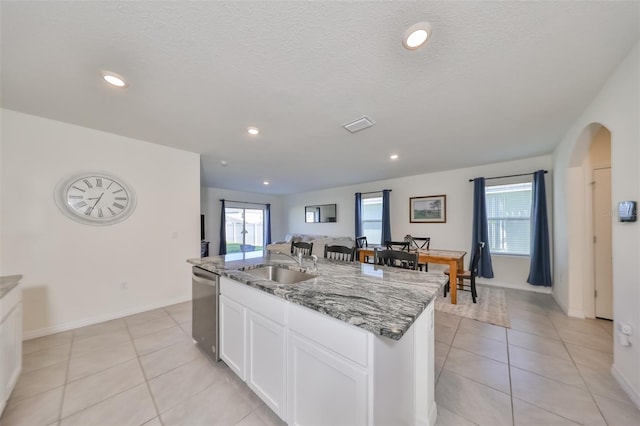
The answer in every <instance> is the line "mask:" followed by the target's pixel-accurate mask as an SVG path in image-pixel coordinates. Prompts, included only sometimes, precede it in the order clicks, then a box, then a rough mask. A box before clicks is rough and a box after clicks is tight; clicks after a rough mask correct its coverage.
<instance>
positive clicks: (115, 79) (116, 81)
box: [102, 72, 127, 87]
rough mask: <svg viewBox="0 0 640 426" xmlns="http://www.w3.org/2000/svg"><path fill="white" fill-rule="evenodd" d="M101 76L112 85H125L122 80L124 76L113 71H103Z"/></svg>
mask: <svg viewBox="0 0 640 426" xmlns="http://www.w3.org/2000/svg"><path fill="white" fill-rule="evenodd" d="M102 78H103V79H104V81H106V82H107V83H109V84H111V85H112V86H116V87H126V85H127V83H126V82H125V81H124V78H123V77H122V76H121V75H118V74H116V73H114V72H105V73H103V74H102Z"/></svg>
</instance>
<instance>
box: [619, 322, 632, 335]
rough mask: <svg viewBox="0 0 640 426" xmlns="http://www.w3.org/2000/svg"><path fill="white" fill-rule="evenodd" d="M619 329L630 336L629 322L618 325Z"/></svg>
mask: <svg viewBox="0 0 640 426" xmlns="http://www.w3.org/2000/svg"><path fill="white" fill-rule="evenodd" d="M620 331H622V334H626V335H627V336H631V326H630V325H629V324H622V327H620Z"/></svg>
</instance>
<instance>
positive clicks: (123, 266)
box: [0, 109, 200, 338]
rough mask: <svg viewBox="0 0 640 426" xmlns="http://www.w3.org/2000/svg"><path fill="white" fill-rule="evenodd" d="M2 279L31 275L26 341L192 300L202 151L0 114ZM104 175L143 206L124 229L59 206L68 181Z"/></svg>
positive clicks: (6, 112)
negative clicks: (57, 192)
mask: <svg viewBox="0 0 640 426" xmlns="http://www.w3.org/2000/svg"><path fill="white" fill-rule="evenodd" d="M0 113H1V122H2V133H1V136H2V138H1V151H2V154H1V159H2V170H1V176H2V182H1V189H2V194H1V210H0V213H1V214H0V219H1V221H0V224H1V227H2V229H1V231H0V235H1V247H2V251H1V253H2V258H1V259H0V273H1V274H2V275H10V274H22V275H23V276H24V278H23V280H22V288H23V302H24V332H25V333H24V335H25V338H31V337H37V336H41V335H45V334H51V333H54V332H58V331H62V330H67V329H70V328H76V327H79V326H83V325H88V324H92V323H96V322H100V321H104V320H107V319H112V318H116V317H120V316H124V315H128V314H132V313H136V312H141V311H144V310H147V309H152V308H156V307H160V306H163V305H167V304H171V303H177V302H180V301H184V300H188V299H189V298H190V297H191V274H190V267H189V265H188V264H187V263H186V262H185V260H186V259H187V258H191V257H198V256H199V240H200V238H199V237H200V233H199V224H200V219H199V212H200V159H199V155H198V154H194V153H190V152H186V151H181V150H177V149H173V148H168V147H165V146H161V145H155V144H152V143H148V142H144V141H140V140H136V139H130V138H126V137H122V136H118V135H114V134H110V133H105V132H101V131H97V130H93V129H88V128H84V127H79V126H75V125H71V124H67V123H62V122H59V121H54V120H49V119H45V118H41V117H36V116H32V115H26V114H22V113H18V112H15V111H10V110H6V109H3V110H0ZM91 170H104V171H107V172H111V173H113V174H114V175H117V176H119V177H121V178H122V179H123V180H125V181H126V182H127V183H128V184H129V185H130V186H131V187H132V188H133V190H134V191H135V192H136V194H137V199H138V204H137V207H136V210H135V211H134V212H133V214H132V215H131V216H130V217H129V218H128V219H126V220H125V221H123V222H120V223H117V224H114V225H110V226H89V225H84V224H80V223H77V222H75V221H72V220H71V219H69V218H67V217H66V216H64V215H63V214H62V213H61V212H60V211H59V210H58V208H57V207H56V205H55V202H54V188H55V186H56V184H57V183H58V182H59V181H60V179H62V178H63V177H65V176H67V175H69V174H72V173H78V172H82V171H91Z"/></svg>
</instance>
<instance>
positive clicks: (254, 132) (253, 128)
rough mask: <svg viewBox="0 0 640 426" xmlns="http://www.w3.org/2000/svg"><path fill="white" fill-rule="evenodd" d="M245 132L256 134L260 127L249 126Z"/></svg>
mask: <svg viewBox="0 0 640 426" xmlns="http://www.w3.org/2000/svg"><path fill="white" fill-rule="evenodd" d="M247 132H249V134H250V135H254V136H255V135H257V134H258V133H260V129H258V128H257V127H249V128H248V129H247Z"/></svg>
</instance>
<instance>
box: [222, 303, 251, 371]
mask: <svg viewBox="0 0 640 426" xmlns="http://www.w3.org/2000/svg"><path fill="white" fill-rule="evenodd" d="M245 324H246V309H245V308H244V306H242V305H240V304H239V303H236V302H234V301H233V300H231V299H229V298H227V297H225V296H224V295H221V296H220V358H222V360H223V361H224V362H226V363H227V365H228V366H229V368H231V370H233V372H234V373H236V375H237V376H238V377H240V378H241V379H242V380H246V341H247V339H246V334H245V329H246V327H245Z"/></svg>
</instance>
